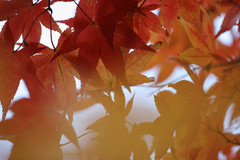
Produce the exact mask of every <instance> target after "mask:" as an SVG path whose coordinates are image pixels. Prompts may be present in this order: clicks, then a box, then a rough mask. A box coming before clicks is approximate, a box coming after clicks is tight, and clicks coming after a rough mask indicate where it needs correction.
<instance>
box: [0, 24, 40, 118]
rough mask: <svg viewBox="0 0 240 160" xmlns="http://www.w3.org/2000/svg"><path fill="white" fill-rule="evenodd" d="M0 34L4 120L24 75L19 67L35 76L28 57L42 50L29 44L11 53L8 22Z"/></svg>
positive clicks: (0, 69) (11, 40)
mask: <svg viewBox="0 0 240 160" xmlns="http://www.w3.org/2000/svg"><path fill="white" fill-rule="evenodd" d="M2 33H3V35H1V38H0V41H1V43H0V50H1V53H0V57H1V60H0V75H1V76H0V81H1V85H0V100H1V104H2V107H3V120H4V119H5V116H6V113H7V111H8V108H9V105H10V103H11V100H12V99H13V97H14V95H15V93H16V90H17V88H18V85H19V81H20V79H21V78H22V75H23V74H24V70H22V67H21V66H24V67H28V68H29V72H30V73H31V74H35V68H34V67H33V65H32V62H31V60H30V59H29V57H30V56H31V55H33V54H34V53H35V52H37V51H40V50H42V48H38V47H37V46H36V45H33V46H32V45H31V44H30V46H29V47H26V48H23V49H22V50H20V51H18V52H13V46H14V38H13V35H12V32H11V30H10V27H9V23H8V22H7V23H6V24H5V27H4V29H3V32H2ZM3 38H4V39H3ZM23 62H24V63H23ZM23 64H24V65H23Z"/></svg>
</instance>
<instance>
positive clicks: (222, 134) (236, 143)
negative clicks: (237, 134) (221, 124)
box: [201, 122, 240, 145]
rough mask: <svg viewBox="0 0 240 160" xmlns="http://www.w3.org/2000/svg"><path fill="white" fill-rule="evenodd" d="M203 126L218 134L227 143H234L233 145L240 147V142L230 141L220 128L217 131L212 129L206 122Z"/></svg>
mask: <svg viewBox="0 0 240 160" xmlns="http://www.w3.org/2000/svg"><path fill="white" fill-rule="evenodd" d="M201 124H203V125H205V126H206V127H207V128H208V129H209V130H210V131H213V132H215V133H217V134H219V135H220V136H221V137H222V138H224V139H225V140H226V142H227V143H232V144H235V145H240V142H239V141H238V140H237V139H236V138H235V139H234V141H233V140H231V139H229V138H228V137H227V136H226V135H225V134H224V133H223V132H221V131H220V129H219V128H217V129H213V128H211V127H210V126H209V125H207V124H206V123H204V122H201Z"/></svg>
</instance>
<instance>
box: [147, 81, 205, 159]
mask: <svg viewBox="0 0 240 160" xmlns="http://www.w3.org/2000/svg"><path fill="white" fill-rule="evenodd" d="M169 87H173V88H174V89H176V91H177V93H176V94H173V93H172V92H170V91H163V92H160V93H158V95H157V96H155V97H154V98H155V103H156V107H157V109H158V112H159V113H160V115H161V116H160V117H158V118H157V119H156V120H155V121H154V122H153V127H152V135H153V136H154V138H155V140H154V142H153V148H152V149H151V150H152V152H153V151H154V150H155V151H156V156H157V157H156V158H161V157H162V156H164V154H165V153H166V152H167V150H168V148H169V147H170V145H171V143H172V138H173V132H174V130H176V129H177V128H178V127H182V126H183V125H184V124H185V123H188V122H192V121H197V122H198V121H199V120H200V118H201V117H200V112H201V107H202V106H201V105H203V104H204V103H203V102H204V100H205V97H204V93H203V91H202V90H201V89H199V88H198V86H195V85H194V84H193V83H191V82H189V81H181V82H178V83H176V84H171V85H169ZM199 92H200V94H196V93H199ZM201 102H202V103H201ZM156 127H157V128H158V129H156ZM189 134H190V133H189ZM191 136H192V135H191Z"/></svg>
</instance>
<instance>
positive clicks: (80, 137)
mask: <svg viewBox="0 0 240 160" xmlns="http://www.w3.org/2000/svg"><path fill="white" fill-rule="evenodd" d="M92 132H94V131H89V132H87V133H84V134H82V135H80V136H78V137H77V138H76V139H79V138H81V137H83V136H85V135H87V134H89V133H92ZM70 143H72V141H69V142H66V143H63V144H60V147H62V146H65V145H67V144H70Z"/></svg>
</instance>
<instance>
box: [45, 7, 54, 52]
mask: <svg viewBox="0 0 240 160" xmlns="http://www.w3.org/2000/svg"><path fill="white" fill-rule="evenodd" d="M47 10H48V11H49V12H50V40H51V43H52V46H53V50H54V51H56V47H55V45H54V43H53V35H52V13H53V10H52V8H51V7H50V6H48V8H47Z"/></svg>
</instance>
